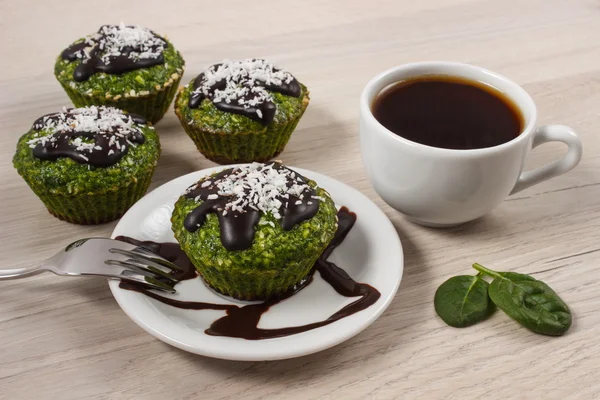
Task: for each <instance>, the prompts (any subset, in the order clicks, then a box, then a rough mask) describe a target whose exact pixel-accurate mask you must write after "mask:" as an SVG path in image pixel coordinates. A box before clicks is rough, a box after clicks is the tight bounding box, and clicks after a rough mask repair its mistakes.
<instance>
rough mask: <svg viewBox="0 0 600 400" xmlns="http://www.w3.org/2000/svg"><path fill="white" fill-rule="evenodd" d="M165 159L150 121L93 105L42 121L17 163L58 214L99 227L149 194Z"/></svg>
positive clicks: (25, 140)
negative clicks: (157, 166) (155, 175)
mask: <svg viewBox="0 0 600 400" xmlns="http://www.w3.org/2000/svg"><path fill="white" fill-rule="evenodd" d="M159 156H160V142H159V140H158V135H157V134H156V132H155V131H154V128H153V127H152V126H151V125H150V124H149V123H147V122H146V120H145V119H144V118H142V117H140V116H137V115H133V114H129V113H126V112H123V111H121V110H119V109H116V108H113V107H105V106H99V107H96V106H91V107H83V108H71V109H63V111H62V112H57V113H53V114H48V115H44V116H43V117H40V118H39V119H38V120H36V121H35V122H34V124H33V127H32V128H31V130H30V131H29V132H27V133H26V134H24V135H23V136H21V138H20V139H19V142H18V144H17V152H16V154H15V156H14V158H13V164H14V166H15V168H16V169H17V171H18V172H19V175H21V176H22V177H23V179H24V180H25V182H27V184H28V185H29V187H30V188H31V190H33V192H34V193H35V194H36V195H37V196H38V197H39V198H40V199H41V200H42V202H43V203H44V205H45V206H46V207H47V208H48V211H50V213H51V214H52V215H54V216H56V217H58V218H60V219H62V220H65V221H68V222H72V223H77V224H99V223H102V222H107V221H111V220H114V219H117V218H119V217H120V216H121V215H122V214H123V213H124V212H125V211H127V209H128V208H129V207H131V206H132V205H133V203H135V202H136V201H137V200H138V199H139V198H140V197H142V196H143V195H144V193H145V192H146V189H148V185H149V184H150V179H151V177H152V173H153V172H154V167H155V166H156V164H157V162H158V158H159Z"/></svg>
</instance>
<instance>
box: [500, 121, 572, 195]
mask: <svg viewBox="0 0 600 400" xmlns="http://www.w3.org/2000/svg"><path fill="white" fill-rule="evenodd" d="M534 135H535V136H534V138H533V145H532V149H534V148H536V147H538V146H540V145H542V144H544V143H548V142H562V143H564V144H566V145H567V146H569V151H568V152H567V154H566V155H565V156H564V157H563V158H562V159H560V160H557V161H554V162H553V163H551V164H547V165H544V166H543V167H539V168H536V169H534V170H532V171H525V172H522V173H521V176H519V179H518V180H517V183H516V184H515V187H514V188H513V190H512V192H510V194H515V193H517V192H520V191H521V190H523V189H527V188H528V187H530V186H533V185H535V184H537V183H540V182H542V181H545V180H546V179H550V178H554V177H555V176H558V175H562V174H564V173H565V172H569V171H570V170H572V169H573V168H575V166H576V165H577V164H579V161H580V160H581V154H582V152H583V146H582V144H581V140H580V139H579V136H577V134H576V133H575V131H574V130H573V129H571V128H569V127H568V126H564V125H548V126H540V127H539V128H537V130H536V131H535V134H534Z"/></svg>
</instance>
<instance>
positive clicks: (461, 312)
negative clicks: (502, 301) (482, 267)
mask: <svg viewBox="0 0 600 400" xmlns="http://www.w3.org/2000/svg"><path fill="white" fill-rule="evenodd" d="M488 286H489V284H488V283H487V282H486V281H484V280H483V279H481V276H480V275H477V276H471V275H459V276H455V277H452V278H450V279H448V280H447V281H446V282H444V283H442V284H441V285H440V287H439V288H438V290H437V291H436V292H435V298H434V300H433V304H434V306H435V312H436V313H437V314H438V315H439V316H440V318H442V320H443V321H444V322H445V323H447V324H448V325H450V326H453V327H455V328H464V327H466V326H470V325H473V324H476V323H477V322H479V321H483V320H484V319H486V318H487V317H489V316H490V315H492V313H493V312H494V311H495V309H496V307H495V306H494V303H492V302H491V301H490V299H489V297H488Z"/></svg>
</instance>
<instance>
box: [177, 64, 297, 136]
mask: <svg viewBox="0 0 600 400" xmlns="http://www.w3.org/2000/svg"><path fill="white" fill-rule="evenodd" d="M257 61H258V62H265V63H267V62H266V61H265V60H256V59H252V60H246V61H237V62H236V61H233V62H230V64H231V63H234V64H235V63H240V64H241V63H244V62H257ZM222 66H223V63H219V64H214V65H212V66H211V67H209V68H208V70H207V71H208V72H203V73H201V74H200V75H198V76H197V77H196V79H195V80H194V84H193V87H192V88H193V91H192V94H191V95H190V99H189V102H188V106H189V107H190V108H198V107H199V106H200V104H201V103H202V101H203V100H204V99H210V100H211V101H212V102H213V104H214V105H215V107H216V108H217V109H219V110H221V111H225V112H230V113H234V114H240V115H244V116H246V117H248V118H250V119H253V120H255V121H257V122H260V123H261V124H263V125H267V124H270V123H271V122H272V121H273V119H274V118H275V112H276V111H277V106H276V105H275V103H274V102H273V100H272V97H271V96H270V95H269V94H268V93H267V92H266V91H265V89H267V90H270V91H272V92H278V93H281V94H284V95H286V96H291V97H300V94H301V93H302V88H301V87H300V83H299V82H298V81H297V80H296V78H294V77H293V76H291V75H290V77H291V80H289V82H288V81H285V80H277V81H275V82H274V81H273V80H268V81H267V79H264V78H260V77H251V76H249V74H248V73H247V72H246V71H243V72H242V73H238V74H236V75H235V76H231V75H227V76H224V77H221V78H220V79H211V81H210V82H208V80H209V79H208V78H207V74H208V73H211V72H213V71H216V70H218V69H219V68H220V67H222ZM267 72H273V73H278V72H281V70H280V69H277V68H274V67H270V68H268V69H267ZM232 83H233V84H232ZM232 86H233V87H235V88H236V89H240V88H241V89H244V88H247V89H248V90H246V91H245V93H244V94H239V93H235V94H232V96H231V97H229V98H228V99H226V100H220V99H219V100H217V99H215V97H216V95H217V93H218V92H219V91H220V92H223V91H226V90H230V89H231V87H232ZM199 89H201V90H199ZM261 95H262V96H263V97H262V98H261Z"/></svg>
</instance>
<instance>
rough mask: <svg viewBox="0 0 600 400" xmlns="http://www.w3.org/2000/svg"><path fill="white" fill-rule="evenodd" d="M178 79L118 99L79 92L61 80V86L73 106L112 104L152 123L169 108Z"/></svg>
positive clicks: (158, 119) (175, 91) (179, 79)
mask: <svg viewBox="0 0 600 400" xmlns="http://www.w3.org/2000/svg"><path fill="white" fill-rule="evenodd" d="M180 81H181V77H179V78H178V79H177V80H174V81H173V82H172V83H171V85H170V86H168V87H166V88H165V87H163V88H161V89H160V90H155V91H152V92H150V94H148V95H146V96H138V97H125V96H121V97H120V98H119V99H118V100H115V99H114V98H110V99H107V98H106V96H93V95H92V96H87V95H84V94H81V93H80V92H78V91H77V90H75V89H73V88H72V87H70V86H69V85H64V84H63V83H62V82H61V86H62V87H63V89H64V90H65V92H67V95H68V96H69V98H70V99H71V101H72V102H73V104H74V105H75V107H85V106H112V107H116V108H120V109H121V110H125V111H128V112H130V113H133V114H138V115H141V116H142V117H144V118H146V119H147V120H148V121H150V122H151V123H152V124H155V123H156V122H158V121H160V119H161V118H162V117H163V116H164V115H165V113H166V112H167V110H168V109H169V106H170V105H171V102H172V101H173V98H174V97H175V94H176V93H177V88H178V86H179V82H180ZM59 82H60V81H59Z"/></svg>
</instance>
